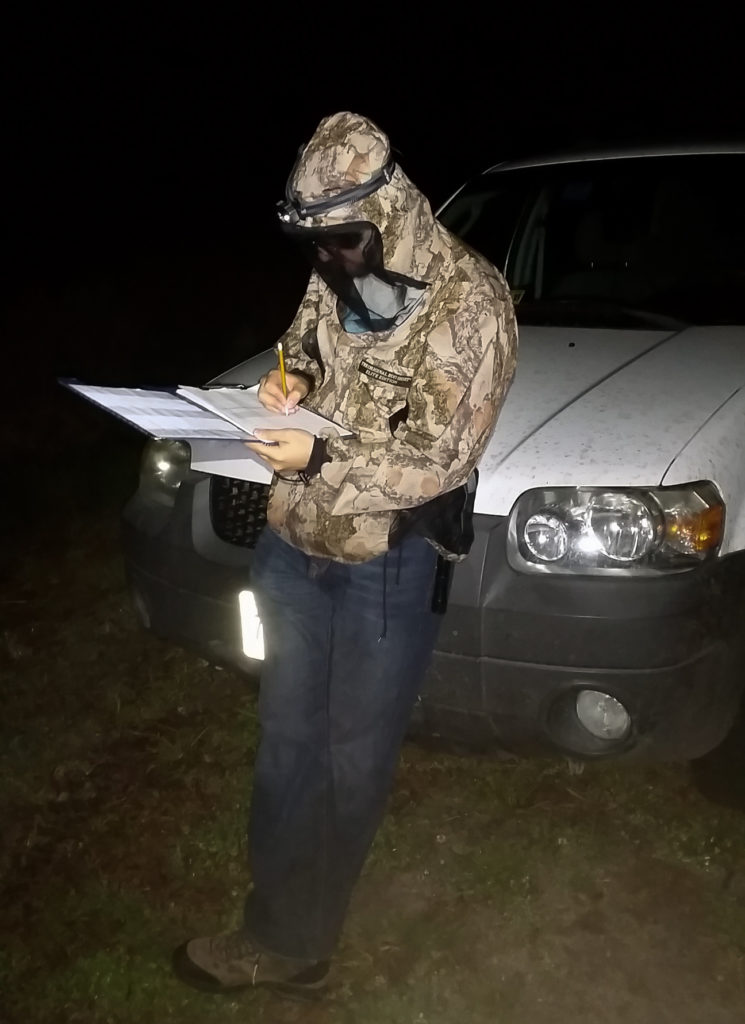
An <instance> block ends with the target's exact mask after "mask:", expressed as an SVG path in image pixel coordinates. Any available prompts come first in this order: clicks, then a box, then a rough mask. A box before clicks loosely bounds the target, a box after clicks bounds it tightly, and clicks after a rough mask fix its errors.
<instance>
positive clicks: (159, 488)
mask: <svg viewBox="0 0 745 1024" xmlns="http://www.w3.org/2000/svg"><path fill="white" fill-rule="evenodd" d="M190 464H191V449H190V448H189V445H188V444H185V442H183V441H148V443H147V444H146V445H145V450H144V451H143V453H142V461H141V462H140V491H141V492H143V493H144V494H145V495H146V496H147V497H148V498H152V499H153V500H154V501H158V502H160V503H161V504H164V505H173V503H174V502H175V500H176V492H177V491H178V489H179V486H180V484H181V481H182V480H183V479H184V477H185V476H186V474H187V473H188V472H189V466H190Z"/></svg>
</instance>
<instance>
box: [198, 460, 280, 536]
mask: <svg viewBox="0 0 745 1024" xmlns="http://www.w3.org/2000/svg"><path fill="white" fill-rule="evenodd" d="M268 497H269V486H268V485H267V484H257V483H254V481H252V480H233V479H232V478H231V477H227V476H213V477H212V480H211V481H210V517H211V519H212V529H213V530H214V531H215V533H216V534H217V536H218V537H219V538H220V540H224V541H226V542H227V543H228V544H237V545H239V546H240V547H244V548H253V547H255V545H256V541H257V540H258V539H259V534H260V533H261V531H262V529H263V528H264V524H265V523H266V503H267V498H268Z"/></svg>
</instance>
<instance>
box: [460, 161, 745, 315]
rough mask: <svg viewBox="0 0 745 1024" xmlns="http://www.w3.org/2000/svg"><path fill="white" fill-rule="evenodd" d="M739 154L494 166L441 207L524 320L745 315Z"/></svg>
mask: <svg viewBox="0 0 745 1024" xmlns="http://www.w3.org/2000/svg"><path fill="white" fill-rule="evenodd" d="M743 181H745V155H740V154H730V155H716V156H677V157H644V158H630V159H617V160H605V161H588V162H582V163H574V164H565V165H555V166H552V167H531V168H526V169H519V170H512V171H502V172H500V171H492V172H490V173H488V174H485V175H482V176H480V177H479V178H477V179H475V180H474V181H472V182H471V183H470V184H469V185H468V186H466V188H465V189H464V190H463V191H461V192H460V193H459V194H458V195H457V196H456V197H455V198H454V199H453V200H452V201H451V202H450V203H449V204H448V206H447V207H446V208H445V209H444V210H443V211H442V212H441V213H440V220H441V221H442V222H443V224H445V226H446V227H448V228H449V229H450V230H451V231H453V232H454V233H455V234H456V235H458V236H459V237H461V238H462V239H463V240H464V241H466V242H468V244H469V245H472V246H473V247H474V248H475V249H477V250H478V251H479V252H481V253H483V254H484V256H486V257H487V258H488V259H490V260H491V261H492V262H493V263H494V264H496V266H498V267H499V268H500V269H501V270H502V271H503V272H504V274H505V276H506V278H507V280H508V282H509V284H510V287H511V288H512V291H513V295H514V297H515V301H516V304H517V307H518V309H517V312H518V319H519V320H520V321H521V322H523V323H534V324H546V323H550V324H557V325H575V324H576V325H581V326H603V327H605V326H610V327H612V326H618V327H627V326H629V327H633V326H637V327H641V326H655V325H656V326H660V327H674V326H676V325H678V324H685V323H699V324H732V323H739V324H743V323H745V199H744V198H743Z"/></svg>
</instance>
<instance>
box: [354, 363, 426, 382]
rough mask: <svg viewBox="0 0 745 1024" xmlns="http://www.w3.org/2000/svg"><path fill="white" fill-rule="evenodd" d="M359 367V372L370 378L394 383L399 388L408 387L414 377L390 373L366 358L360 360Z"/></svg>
mask: <svg viewBox="0 0 745 1024" xmlns="http://www.w3.org/2000/svg"><path fill="white" fill-rule="evenodd" d="M359 368H360V373H364V374H365V376H366V377H370V379H371V380H379V381H382V383H383V384H395V385H396V386H397V387H400V388H410V387H411V382H412V381H413V379H414V378H413V377H402V376H401V374H398V373H391V371H390V370H386V369H385V368H384V367H382V366H376V365H375V363H371V362H369V360H367V359H363V360H361V362H360V367H359Z"/></svg>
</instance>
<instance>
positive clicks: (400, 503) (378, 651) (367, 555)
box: [174, 112, 517, 996]
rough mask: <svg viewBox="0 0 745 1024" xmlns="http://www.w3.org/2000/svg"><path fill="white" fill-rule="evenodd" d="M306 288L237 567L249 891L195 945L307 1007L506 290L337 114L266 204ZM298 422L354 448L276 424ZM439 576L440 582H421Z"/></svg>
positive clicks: (476, 440) (436, 556) (457, 483)
mask: <svg viewBox="0 0 745 1024" xmlns="http://www.w3.org/2000/svg"><path fill="white" fill-rule="evenodd" d="M279 214H280V221H281V225H282V227H283V229H284V231H285V232H286V233H287V234H288V235H289V236H290V237H291V238H293V239H294V240H295V241H296V242H297V243H298V244H299V245H300V246H302V247H303V249H304V250H305V251H306V252H307V254H308V256H309V258H310V261H311V264H312V273H311V277H310V281H309V284H308V288H307V291H306V293H305V296H304V298H303V300H302V302H301V305H300V308H299V310H298V312H297V315H296V317H295V319H294V321H293V323H292V325H291V326H290V328H289V330H288V331H287V333H286V334H285V335H284V336H283V338H282V339H281V340H282V345H283V350H284V353H285V356H286V374H285V380H284V385H285V386H284V387H283V380H282V375H281V373H280V372H279V371H278V370H272V371H271V372H270V373H268V374H267V375H266V376H265V377H263V378H262V381H261V384H260V388H259V397H260V399H261V401H262V402H263V404H264V405H265V406H266V407H267V408H270V409H273V410H275V411H278V412H284V413H286V414H287V416H288V425H287V428H284V429H280V430H268V429H267V430H263V431H257V432H256V433H257V436H259V437H260V438H261V439H262V440H264V441H267V440H272V441H276V442H277V444H276V445H274V446H272V447H264V448H262V447H261V446H256V445H255V446H254V448H255V450H257V451H258V452H259V454H260V455H261V456H262V458H264V459H265V460H266V462H267V463H268V465H269V466H271V467H272V469H273V470H274V476H273V481H272V487H271V491H270V496H269V504H268V513H267V526H266V528H265V529H264V530H263V532H262V534H261V536H260V538H259V541H258V543H257V546H256V549H255V551H254V557H253V562H252V567H251V581H252V587H253V589H254V592H255V596H256V601H257V605H258V609H259V614H260V617H261V620H262V623H263V626H264V638H265V661H264V664H263V668H262V676H261V685H260V693H259V718H260V724H261V739H260V744H259V748H258V752H257V756H256V763H255V774H254V782H253V793H252V798H251V810H250V823H249V856H250V868H251V875H252V889H251V891H250V893H249V895H248V898H247V900H246V904H245V914H244V924H243V927H242V928H241V929H240V930H239V931H236V932H228V933H224V934H221V935H217V936H210V937H206V938H197V939H192V940H191V941H189V942H186V943H184V945H182V946H180V947H179V949H178V950H176V953H175V954H174V968H175V971H176V973H177V974H178V976H179V977H180V978H182V979H183V980H184V981H186V982H188V983H189V984H191V985H193V986H195V987H197V988H201V989H205V990H208V991H226V990H227V991H229V990H234V989H238V988H242V987H246V986H252V985H266V986H269V987H271V988H274V989H276V990H278V991H283V992H287V993H292V994H294V995H301V996H312V995H317V994H319V993H320V992H322V990H323V988H324V987H325V985H326V981H327V976H328V973H329V966H330V960H331V957H332V954H333V951H334V948H335V946H336V944H337V941H338V938H339V934H340V931H341V928H342V925H343V921H344V917H345V913H346V910H347V905H348V902H349V898H350V894H351V892H352V889H353V886H354V884H355V882H356V880H357V878H358V876H359V874H360V872H361V869H362V866H363V863H364V860H365V857H366V855H367V852H368V850H369V847H370V845H371V843H372V840H373V838H374V836H375V833H376V830H377V828H378V825H379V823H380V821H381V819H382V816H383V814H384V810H385V805H386V800H387V797H388V793H389V790H390V787H391V784H392V779H393V775H394V772H395V768H396V764H397V760H398V755H399V750H400V747H401V744H402V741H403V738H404V736H405V733H406V729H407V726H408V722H409V718H410V715H411V712H412V708H413V705H414V702H415V700H416V697H417V692H418V689H419V686H420V683H421V681H422V678H423V676H424V673H425V671H426V668H427V664H428V661H429V659H430V657H431V654H432V650H433V647H434V643H435V640H436V635H437V628H438V625H439V622H440V621H441V618H442V617H441V615H439V614H438V613H437V612H436V611H434V610H433V588H434V586H435V580H436V577H437V570H438V565H439V566H440V568H441V569H442V567H443V565H449V564H451V563H452V561H457V560H458V559H460V558H462V557H464V556H465V555H466V553H467V550H468V547H469V545H470V542H471V540H472V539H473V533H472V527H471V522H470V518H471V512H472V508H473V500H474V477H475V472H474V471H475V467H476V464H477V462H478V460H479V457H480V456H481V454H482V453H483V451H484V448H485V446H486V443H487V441H488V439H489V437H490V435H491V433H492V430H493V427H494V424H495V420H496V417H497V413H498V411H499V408H500V406H501V404H502V401H503V399H504V397H505V394H506V392H507V389H508V386H509V383H510V381H511V379H512V376H513V372H514V368H515V362H516V352H517V331H516V326H515V319H514V312H513V308H512V303H511V300H510V293H509V289H508V287H507V285H506V283H505V281H504V280H503V278H502V277H501V275H500V274H499V273H498V271H497V270H496V269H495V268H494V267H493V266H491V264H489V263H488V262H487V261H486V260H485V259H484V258H483V257H482V256H480V255H479V254H477V253H476V252H474V251H472V250H470V249H469V248H467V247H466V245H465V244H464V243H462V242H460V241H459V240H458V239H457V238H455V237H454V236H452V235H451V234H450V233H449V232H448V231H447V230H446V229H445V228H444V227H443V226H442V225H441V224H440V223H439V222H438V221H437V220H436V219H435V217H434V216H433V214H432V211H431V208H430V205H429V203H428V201H427V199H426V198H425V197H424V195H423V194H422V193H421V192H420V191H419V190H418V189H417V188H415V186H414V185H413V184H412V183H411V182H410V181H409V179H408V178H407V177H406V175H405V174H404V172H403V170H402V169H401V168H400V166H398V164H397V163H396V161H395V159H394V157H393V156H392V154H391V146H390V143H389V140H388V138H387V136H386V135H385V134H384V133H383V132H382V131H381V130H380V129H379V128H378V127H377V126H376V125H375V124H374V123H372V122H371V121H370V120H368V119H366V118H364V117H361V116H359V115H356V114H352V113H349V112H342V113H338V114H335V115H333V116H330V117H327V118H325V119H324V120H323V121H321V123H320V125H319V126H318V128H317V130H316V132H315V134H314V135H313V137H312V138H311V140H310V142H308V144H307V145H305V146H304V147H302V148H301V150H300V154H299V156H298V159H297V162H296V164H295V167H294V169H293V171H292V173H291V175H290V178H289V180H288V183H287V189H286V196H285V201H284V202H283V203H282V204H280V210H279ZM300 403H303V404H304V405H305V406H306V407H308V408H311V409H313V410H314V411H316V412H318V413H320V414H322V415H323V416H325V417H326V418H328V419H330V420H332V421H334V422H335V423H339V424H341V425H343V426H344V427H345V428H347V429H348V430H349V431H351V432H352V436H337V435H336V433H329V435H328V436H314V435H312V434H310V433H309V432H306V431H304V430H298V429H295V428H293V427H292V422H291V416H292V413H293V410H296V409H297V407H298V405H299V404H300ZM440 575H442V574H440Z"/></svg>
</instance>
